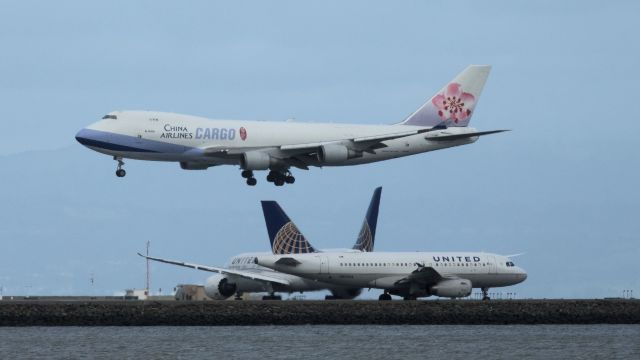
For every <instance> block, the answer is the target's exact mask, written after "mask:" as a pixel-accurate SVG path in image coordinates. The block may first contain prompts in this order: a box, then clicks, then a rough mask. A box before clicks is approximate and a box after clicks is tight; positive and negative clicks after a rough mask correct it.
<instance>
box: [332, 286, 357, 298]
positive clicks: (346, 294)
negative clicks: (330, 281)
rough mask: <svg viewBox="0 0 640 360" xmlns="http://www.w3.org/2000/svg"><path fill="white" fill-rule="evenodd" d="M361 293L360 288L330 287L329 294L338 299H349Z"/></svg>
mask: <svg viewBox="0 0 640 360" xmlns="http://www.w3.org/2000/svg"><path fill="white" fill-rule="evenodd" d="M360 293H362V289H360V288H344V289H331V294H332V295H333V296H334V297H336V298H338V299H348V300H351V299H353V298H355V297H357V296H359V295H360Z"/></svg>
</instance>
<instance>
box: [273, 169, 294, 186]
mask: <svg viewBox="0 0 640 360" xmlns="http://www.w3.org/2000/svg"><path fill="white" fill-rule="evenodd" d="M267 181H268V182H272V183H273V184H274V185H275V186H282V185H284V184H285V183H287V184H293V183H294V182H296V178H294V177H293V175H291V172H289V170H287V171H285V172H282V171H275V170H271V171H269V175H267Z"/></svg>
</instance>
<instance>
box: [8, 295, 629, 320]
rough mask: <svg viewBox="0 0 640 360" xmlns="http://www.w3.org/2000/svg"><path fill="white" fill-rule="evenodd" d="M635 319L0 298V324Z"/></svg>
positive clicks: (491, 306) (556, 307) (503, 308)
mask: <svg viewBox="0 0 640 360" xmlns="http://www.w3.org/2000/svg"><path fill="white" fill-rule="evenodd" d="M302 324H380V325H383V324H640V300H492V301H474V300H438V301H202V302H200V301H198V302H195V301H194V302H191V301H189V302H180V301H64V302H62V301H33V300H31V301H0V326H58V325H76V326H89V325H96V326H98V325H100V326H104V325H125V326H126V325H143V326H144V325H302Z"/></svg>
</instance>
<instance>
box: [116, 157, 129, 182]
mask: <svg viewBox="0 0 640 360" xmlns="http://www.w3.org/2000/svg"><path fill="white" fill-rule="evenodd" d="M113 160H115V161H117V162H118V169H117V170H116V176H117V177H124V176H125V175H127V172H126V171H124V169H123V168H122V166H123V165H124V161H122V158H121V157H117V156H114V157H113Z"/></svg>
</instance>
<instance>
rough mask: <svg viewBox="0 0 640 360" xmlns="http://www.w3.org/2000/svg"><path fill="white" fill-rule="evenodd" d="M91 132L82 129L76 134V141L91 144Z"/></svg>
mask: <svg viewBox="0 0 640 360" xmlns="http://www.w3.org/2000/svg"><path fill="white" fill-rule="evenodd" d="M91 140H92V139H91V134H90V132H89V131H88V130H87V129H81V130H80V131H78V133H77V134H76V141H77V142H79V143H80V144H82V145H85V146H87V145H89V144H90V143H91Z"/></svg>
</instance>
